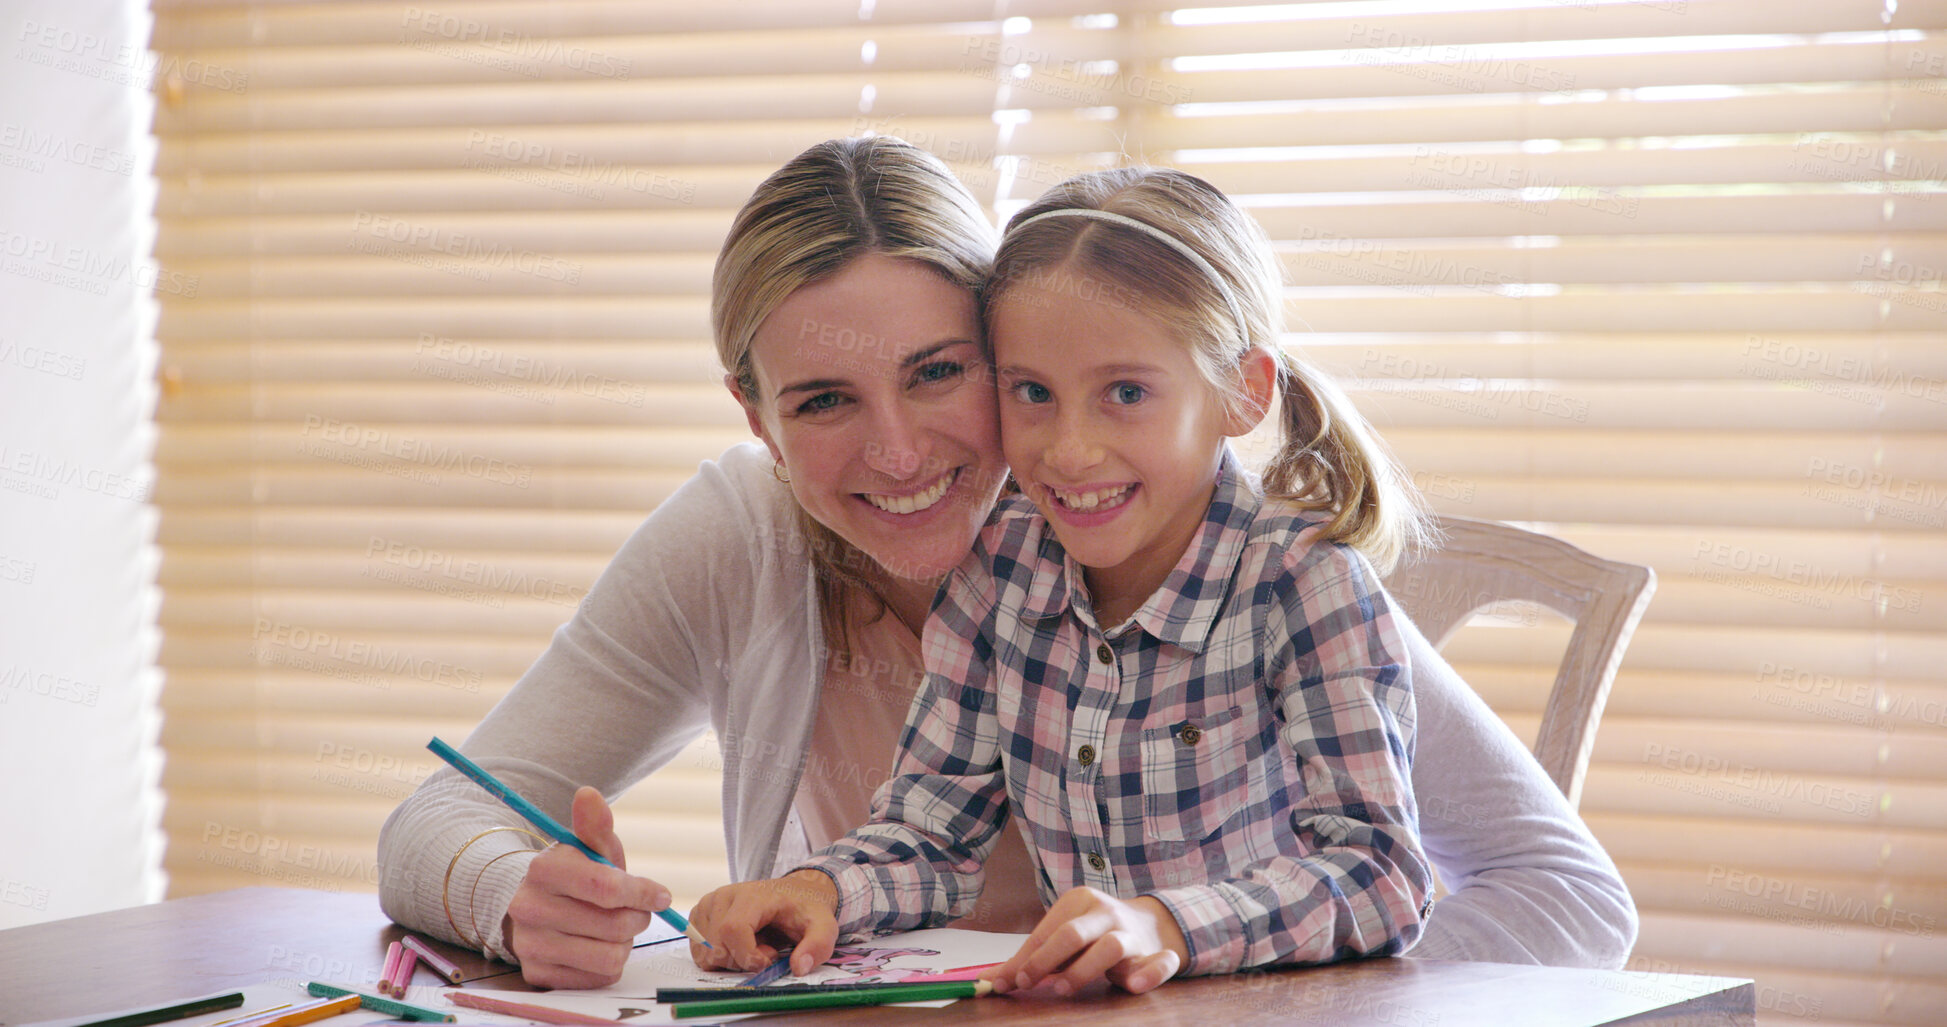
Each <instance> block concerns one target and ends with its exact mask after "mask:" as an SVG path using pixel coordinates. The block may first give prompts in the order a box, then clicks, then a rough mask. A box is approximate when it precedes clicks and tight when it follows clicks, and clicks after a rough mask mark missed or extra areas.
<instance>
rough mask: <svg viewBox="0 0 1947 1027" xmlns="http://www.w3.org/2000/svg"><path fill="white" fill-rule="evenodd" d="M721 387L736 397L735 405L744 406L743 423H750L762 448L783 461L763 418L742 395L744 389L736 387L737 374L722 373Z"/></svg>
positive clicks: (772, 457)
mask: <svg viewBox="0 0 1947 1027" xmlns="http://www.w3.org/2000/svg"><path fill="white" fill-rule="evenodd" d="M723 387H724V388H726V389H729V390H730V394H731V395H732V396H734V397H736V399H737V405H738V406H740V407H743V408H744V423H746V424H748V425H750V433H751V434H752V435H755V436H757V437H758V438H760V439H762V440H764V448H765V449H768V450H770V451H771V459H773V460H775V461H777V462H778V463H783V462H784V454H783V453H780V452H778V448H777V443H776V442H774V441H772V440H771V432H770V429H768V428H766V427H764V418H763V417H762V416H760V415H759V414H758V413H757V407H756V406H754V405H753V404H752V403H751V401H750V397H748V396H745V395H744V390H743V389H741V388H739V387H738V385H737V376H736V375H734V374H726V375H724V376H723Z"/></svg>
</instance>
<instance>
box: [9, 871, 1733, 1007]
mask: <svg viewBox="0 0 1947 1027" xmlns="http://www.w3.org/2000/svg"><path fill="white" fill-rule="evenodd" d="M401 933H403V932H402V931H401V929H400V928H398V927H396V926H394V925H392V924H391V923H389V922H388V921H387V920H386V919H385V916H384V914H382V913H380V912H379V907H378V900H377V899H376V898H375V897H373V896H371V895H363V894H339V893H333V892H317V891H299V890H295V889H288V888H244V889H240V890H238V891H231V892H223V893H221V894H217V895H203V896H198V897H195V898H188V899H176V900H174V901H170V902H162V903H157V904H155V905H152V906H137V907H135V908H132V909H124V910H117V911H116V912H113V913H101V914H97V915H95V916H84V917H76V918H74V919H72V920H60V921H55V922H53V923H47V924H38V925H35V926H32V927H18V928H14V929H13V930H8V931H0V1027H13V1025H17V1024H25V1023H31V1022H33V1021H36V1020H47V1019H55V1018H59V1017H69V1016H79V1015H84V1014H88V1013H96V1012H109V1011H113V1010H120V1009H127V1008H129V1007H133V1006H142V1005H160V1004H164V1003H167V1002H170V1001H173V1000H178V999H182V998H188V997H192V996H196V995H202V994H208V993H210V992H213V991H220V990H223V989H226V988H234V987H241V986H242V985H246V984H252V983H256V982H259V981H265V980H271V979H288V978H294V977H295V978H303V979H306V980H312V979H316V980H325V981H341V982H357V981H369V980H371V979H373V978H374V977H375V976H376V975H377V973H378V971H379V969H380V967H381V965H382V964H383V963H384V961H385V949H386V945H387V944H388V943H389V942H391V941H392V939H394V938H397V937H398V936H399V935H400V934H401ZM442 951H444V952H445V953H446V954H447V955H448V956H450V957H452V958H453V960H454V961H455V962H457V963H459V964H460V967H461V969H462V970H463V971H465V972H466V976H467V981H468V986H469V987H486V988H502V989H506V988H520V987H522V984H521V982H520V977H519V975H518V973H517V972H515V971H514V970H513V968H512V967H509V966H507V965H506V964H504V963H499V962H495V961H492V960H488V959H483V958H481V957H480V956H478V955H472V954H468V953H465V952H462V951H460V950H458V949H455V948H453V947H451V946H442ZM1755 1013H1756V992H1755V990H1754V988H1753V986H1752V983H1751V982H1750V981H1747V980H1738V979H1733V978H1728V977H1693V976H1686V975H1672V974H1642V973H1622V972H1611V971H1602V970H1566V969H1560V968H1554V967H1534V966H1512V965H1505V964H1499V963H1446V962H1437V961H1433V960H1417V959H1375V960H1368V961H1365V962H1360V963H1346V964H1340V965H1337V966H1326V967H1312V968H1307V969H1293V970H1278V971H1272V972H1262V973H1246V974H1235V975H1230V976H1224V977H1201V978H1186V979H1184V980H1180V981H1171V982H1170V983H1169V984H1167V985H1165V986H1164V987H1162V988H1159V989H1157V990H1156V991H1153V992H1151V993H1149V994H1147V995H1124V994H1121V993H1104V994H1099V995H1093V996H1090V997H1086V998H1082V999H1052V998H1050V999H1026V998H1018V997H1005V998H991V999H982V1000H979V1001H962V1002H957V1003H955V1004H953V1005H951V1006H948V1007H945V1008H941V1009H895V1008H876V1009H850V1010H830V1011H824V1012H818V1013H798V1014H792V1015H788V1016H772V1017H765V1018H762V1019H761V1020H755V1021H751V1022H753V1023H762V1024H763V1025H764V1027H773V1025H776V1027H789V1025H794V1024H823V1025H825V1027H831V1025H833V1024H837V1023H841V1022H842V1023H845V1024H848V1025H867V1024H894V1023H897V1024H911V1023H922V1024H947V1023H954V1024H958V1023H994V1024H1001V1023H1006V1024H1018V1023H1029V1022H1032V1023H1036V1024H1076V1025H1083V1024H1085V1025H1087V1027H1103V1025H1104V1024H1124V1023H1155V1024H1186V1025H1194V1027H1213V1025H1217V1024H1293V1023H1296V1024H1333V1025H1336V1024H1379V1025H1385V1027H1464V1025H1470V1024H1483V1025H1489V1024H1491V1025H1495V1027H1501V1025H1508V1024H1521V1023H1534V1024H1548V1025H1551V1027H1559V1025H1569V1024H1600V1023H1627V1024H1682V1025H1691V1024H1698V1025H1701V1024H1711V1025H1733V1024H1750V1023H1753V1022H1754V1018H1755ZM335 1022H336V1021H326V1023H327V1024H330V1023H335Z"/></svg>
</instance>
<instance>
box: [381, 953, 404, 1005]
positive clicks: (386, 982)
mask: <svg viewBox="0 0 1947 1027" xmlns="http://www.w3.org/2000/svg"><path fill="white" fill-rule="evenodd" d="M405 952H406V948H405V946H403V945H401V944H399V943H398V942H396V941H395V942H393V943H392V944H390V945H387V946H386V947H385V969H383V970H380V971H379V994H381V995H390V994H392V975H393V974H396V973H398V972H399V960H400V959H401V958H403V957H404V955H405Z"/></svg>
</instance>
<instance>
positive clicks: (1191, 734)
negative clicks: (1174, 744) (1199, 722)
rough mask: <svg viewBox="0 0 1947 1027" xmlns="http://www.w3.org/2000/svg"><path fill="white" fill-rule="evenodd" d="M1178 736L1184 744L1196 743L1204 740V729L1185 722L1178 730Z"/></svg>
mask: <svg viewBox="0 0 1947 1027" xmlns="http://www.w3.org/2000/svg"><path fill="white" fill-rule="evenodd" d="M1176 737H1177V739H1178V740H1179V741H1181V742H1182V743H1183V744H1184V745H1195V744H1197V743H1198V742H1201V741H1203V729H1202V728H1200V727H1198V726H1196V725H1195V724H1185V725H1183V727H1182V729H1180V730H1179V731H1177V733H1176Z"/></svg>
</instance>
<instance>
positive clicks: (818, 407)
mask: <svg viewBox="0 0 1947 1027" xmlns="http://www.w3.org/2000/svg"><path fill="white" fill-rule="evenodd" d="M843 402H845V397H843V396H841V395H839V394H838V393H836V392H821V393H819V394H817V395H816V396H813V397H811V398H810V399H807V400H805V401H804V402H802V403H800V404H798V413H801V414H818V413H823V412H825V411H827V410H830V409H832V408H834V407H836V406H838V405H839V404H840V403H843Z"/></svg>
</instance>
